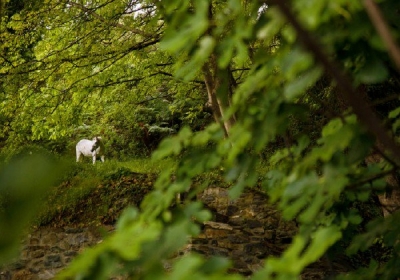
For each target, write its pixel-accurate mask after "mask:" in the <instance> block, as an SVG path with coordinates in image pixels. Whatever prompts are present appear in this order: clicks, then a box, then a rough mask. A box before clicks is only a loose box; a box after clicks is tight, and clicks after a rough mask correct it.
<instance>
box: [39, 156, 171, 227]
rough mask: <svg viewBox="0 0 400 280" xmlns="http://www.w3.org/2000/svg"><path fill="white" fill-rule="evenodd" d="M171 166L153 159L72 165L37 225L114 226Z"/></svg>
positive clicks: (51, 195) (45, 205) (44, 205)
mask: <svg viewBox="0 0 400 280" xmlns="http://www.w3.org/2000/svg"><path fill="white" fill-rule="evenodd" d="M171 166H173V161H163V162H154V161H151V160H150V159H132V160H130V161H125V162H118V161H113V160H109V161H106V162H104V163H100V162H97V163H96V164H95V165H93V164H91V163H88V162H83V163H78V164H76V163H73V164H70V165H69V166H68V167H67V168H66V170H67V172H66V173H65V175H64V178H63V179H62V182H61V184H59V185H58V186H55V187H54V188H53V189H52V190H51V192H50V193H49V195H48V197H47V198H46V199H45V200H44V201H43V206H42V207H41V211H40V213H39V215H38V217H37V219H36V221H35V222H34V226H42V225H52V226H65V225H67V224H68V225H69V224H75V225H79V226H88V225H98V224H104V223H113V222H114V221H115V220H116V219H117V218H118V215H119V213H120V211H121V210H122V209H123V208H125V207H126V206H128V205H132V204H134V205H136V206H138V205H139V204H140V201H141V199H142V198H143V196H144V195H145V194H146V193H147V192H148V191H149V190H150V189H151V188H152V186H153V182H154V180H155V178H156V175H157V174H158V173H159V172H160V171H161V170H162V169H163V168H170V167H171Z"/></svg>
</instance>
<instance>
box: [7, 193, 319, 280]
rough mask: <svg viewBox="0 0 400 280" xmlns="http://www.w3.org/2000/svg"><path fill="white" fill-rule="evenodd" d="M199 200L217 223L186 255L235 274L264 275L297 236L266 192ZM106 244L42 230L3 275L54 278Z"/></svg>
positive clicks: (86, 233)
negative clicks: (266, 263)
mask: <svg viewBox="0 0 400 280" xmlns="http://www.w3.org/2000/svg"><path fill="white" fill-rule="evenodd" d="M198 198H199V199H201V200H202V201H203V202H204V203H205V205H206V206H207V208H209V209H210V210H211V211H212V212H213V213H214V219H213V221H210V222H207V223H205V224H204V227H203V229H202V233H201V234H200V236H198V237H196V238H193V239H192V240H191V243H190V244H188V245H187V246H186V248H184V249H183V250H182V252H181V254H185V253H186V252H189V251H194V252H198V253H201V254H203V255H205V256H212V255H220V256H225V257H228V258H230V259H231V260H232V262H233V268H232V272H238V273H241V274H243V275H250V274H251V273H252V272H254V271H256V270H258V269H259V268H260V267H262V265H263V259H265V258H266V257H268V256H271V255H273V256H277V255H280V254H281V252H282V251H283V250H284V249H285V248H286V247H287V246H288V244H290V242H291V237H292V236H293V235H294V233H295V231H296V226H295V224H294V223H293V222H291V223H288V222H284V221H283V220H282V219H281V217H280V215H279V212H278V211H277V210H276V209H275V208H274V207H273V206H270V205H268V204H267V201H266V198H265V196H264V195H263V194H261V193H258V192H254V191H247V192H245V193H243V194H242V195H241V196H240V197H239V198H238V199H236V200H233V201H232V200H230V199H229V197H228V191H227V190H226V189H223V188H209V189H207V190H205V191H204V192H203V193H202V194H201V195H199V197H198ZM109 230H112V228H110V229H109ZM100 240H101V237H100V236H99V235H98V233H97V230H96V229H88V228H84V229H75V228H62V229H57V228H40V229H38V230H36V231H35V232H33V233H32V234H31V235H30V236H29V238H28V239H27V241H26V243H25V246H24V249H23V251H22V254H21V256H20V258H19V260H18V261H16V262H15V263H14V264H12V266H11V267H9V268H8V270H6V271H3V272H1V273H0V280H6V279H7V280H8V279H24V280H30V279H52V278H53V277H54V275H55V274H56V273H57V272H58V271H60V270H61V269H62V268H63V267H65V266H66V265H67V264H68V263H69V262H70V261H71V259H72V258H73V257H74V256H76V255H77V254H79V252H80V251H81V250H82V249H83V248H85V247H87V246H91V245H94V244H96V243H97V242H99V241H100ZM324 270H325V268H324V265H323V264H321V263H320V265H319V267H318V269H316V270H311V271H310V270H308V271H306V272H305V274H304V275H303V276H304V277H303V279H322V278H323V276H324V272H323V271H324Z"/></svg>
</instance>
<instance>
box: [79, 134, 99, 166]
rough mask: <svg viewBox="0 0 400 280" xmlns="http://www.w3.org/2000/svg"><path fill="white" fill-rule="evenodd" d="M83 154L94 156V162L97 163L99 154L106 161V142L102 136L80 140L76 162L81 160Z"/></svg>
mask: <svg viewBox="0 0 400 280" xmlns="http://www.w3.org/2000/svg"><path fill="white" fill-rule="evenodd" d="M82 156H85V157H92V158H93V164H95V162H96V157H97V156H100V159H101V161H102V162H104V144H103V142H102V141H101V137H94V138H93V140H87V139H82V140H80V141H79V142H78V144H76V162H80V161H81V158H82Z"/></svg>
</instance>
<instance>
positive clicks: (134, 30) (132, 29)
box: [68, 1, 154, 37]
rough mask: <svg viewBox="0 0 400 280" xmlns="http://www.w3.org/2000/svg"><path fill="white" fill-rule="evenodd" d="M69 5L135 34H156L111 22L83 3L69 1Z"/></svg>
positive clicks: (150, 35)
mask: <svg viewBox="0 0 400 280" xmlns="http://www.w3.org/2000/svg"><path fill="white" fill-rule="evenodd" d="M68 5H70V6H73V7H76V8H78V9H80V10H81V11H84V12H85V13H88V14H90V15H92V16H93V17H95V18H96V19H98V20H99V21H101V22H103V23H107V24H110V25H111V26H114V27H118V28H121V29H124V30H126V31H129V32H132V33H135V34H139V35H142V36H144V37H153V36H154V34H149V33H146V32H144V31H142V30H140V29H137V28H131V27H128V26H126V25H123V24H120V23H118V22H110V21H109V20H107V19H106V18H104V17H102V16H100V15H99V14H97V13H95V12H94V11H93V10H92V9H89V8H87V7H85V6H84V5H82V4H79V3H75V2H72V1H68Z"/></svg>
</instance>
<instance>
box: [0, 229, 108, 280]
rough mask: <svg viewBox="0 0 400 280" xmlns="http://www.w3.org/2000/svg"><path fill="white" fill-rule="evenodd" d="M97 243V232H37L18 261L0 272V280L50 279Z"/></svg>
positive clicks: (30, 236)
mask: <svg viewBox="0 0 400 280" xmlns="http://www.w3.org/2000/svg"><path fill="white" fill-rule="evenodd" d="M99 240H100V237H99V235H98V233H97V231H96V230H92V229H89V228H81V229H77V228H48V227H44V228H40V229H38V230H36V231H33V232H32V233H31V234H29V235H28V237H27V240H26V241H25V242H24V246H23V248H22V252H21V254H20V257H19V258H18V260H17V261H15V262H14V263H12V264H11V265H10V266H9V267H8V269H7V270H4V271H2V272H0V279H1V280H9V279H10V280H11V279H13V280H14V279H21V280H30V279H32V280H33V279H53V278H54V276H55V275H56V274H57V272H59V271H60V270H61V269H62V268H63V267H65V266H66V265H68V263H69V262H70V261H71V260H72V259H73V258H74V257H75V256H76V255H78V254H79V252H81V251H82V250H83V249H84V248H86V247H88V246H91V245H94V244H95V243H97V242H98V241H99Z"/></svg>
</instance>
